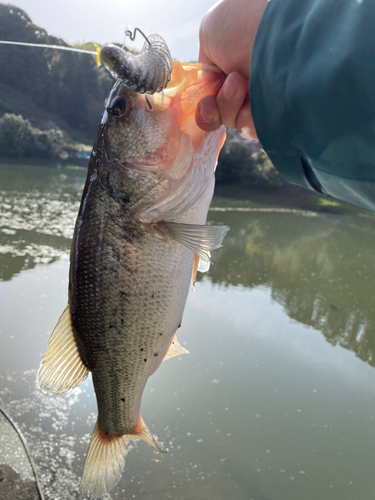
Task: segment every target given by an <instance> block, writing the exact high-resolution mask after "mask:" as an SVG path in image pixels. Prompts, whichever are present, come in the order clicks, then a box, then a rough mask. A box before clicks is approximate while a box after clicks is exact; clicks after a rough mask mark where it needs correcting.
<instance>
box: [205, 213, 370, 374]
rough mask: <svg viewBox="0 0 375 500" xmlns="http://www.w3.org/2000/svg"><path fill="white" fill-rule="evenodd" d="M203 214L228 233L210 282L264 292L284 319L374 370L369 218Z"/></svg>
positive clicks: (288, 214) (356, 216) (279, 214)
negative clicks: (315, 332) (224, 226)
mask: <svg viewBox="0 0 375 500" xmlns="http://www.w3.org/2000/svg"><path fill="white" fill-rule="evenodd" d="M297 214H298V215H295V214H293V213H292V214H291V213H285V212H284V213H279V212H273V213H272V212H271V213H264V212H258V213H257V212H251V214H249V215H247V214H246V215H245V214H243V213H241V212H237V211H235V212H233V211H230V212H226V211H225V212H222V211H220V212H217V211H215V210H214V211H212V212H210V218H211V219H212V220H213V221H220V222H222V223H224V224H227V225H229V226H230V227H231V231H230V233H229V234H228V236H227V238H226V241H225V245H224V248H223V249H221V250H220V253H219V252H218V253H216V254H215V255H214V256H213V260H214V263H215V265H214V266H212V269H211V272H210V277H211V279H212V282H213V283H221V284H223V285H224V286H226V285H228V284H231V285H234V286H237V285H243V286H246V287H249V288H253V287H256V286H260V285H263V286H267V287H269V288H270V289H271V296H272V298H273V299H274V300H275V301H276V302H278V303H279V304H282V305H283V307H284V309H285V311H286V313H287V314H288V316H289V317H290V318H292V319H293V320H296V321H298V322H300V323H303V324H305V325H308V326H312V327H314V328H316V329H317V330H320V331H321V332H322V333H323V335H324V336H325V337H326V339H327V340H328V341H329V342H330V343H331V344H333V345H336V344H340V345H341V346H343V347H345V348H347V349H351V350H352V351H354V352H355V353H356V354H357V356H359V357H360V358H361V359H363V360H364V361H367V362H369V363H370V364H371V365H374V363H375V356H374V354H375V334H374V332H375V287H374V282H375V259H374V252H373V249H374V248H375V246H374V245H375V215H374V216H372V215H371V214H367V213H366V214H361V216H358V215H354V216H353V215H341V216H337V215H324V216H322V215H321V216H317V214H314V215H315V216H311V214H309V213H306V212H300V213H298V212H297Z"/></svg>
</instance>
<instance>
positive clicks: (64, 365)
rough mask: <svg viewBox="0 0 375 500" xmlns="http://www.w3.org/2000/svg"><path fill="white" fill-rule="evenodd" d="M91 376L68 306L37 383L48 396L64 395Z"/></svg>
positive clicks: (45, 356)
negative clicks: (77, 341)
mask: <svg viewBox="0 0 375 500" xmlns="http://www.w3.org/2000/svg"><path fill="white" fill-rule="evenodd" d="M88 374H89V370H88V369H87V368H86V366H85V365H84V364H83V362H82V360H81V358H80V355H79V352H78V348H77V344H76V341H75V338H74V334H73V329H72V324H71V318H70V310H69V306H68V307H67V308H66V309H65V311H64V312H63V313H62V315H61V316H60V319H59V321H58V322H57V325H56V326H55V329H54V330H53V332H52V335H51V338H50V340H49V342H48V346H47V349H46V352H45V353H44V356H43V359H42V361H41V363H40V367H39V371H38V375H37V378H36V383H37V387H38V389H40V390H41V391H42V392H44V393H47V394H63V393H64V392H66V391H68V390H69V389H72V388H73V387H77V385H79V384H80V383H81V382H83V381H84V380H85V379H86V378H87V376H88Z"/></svg>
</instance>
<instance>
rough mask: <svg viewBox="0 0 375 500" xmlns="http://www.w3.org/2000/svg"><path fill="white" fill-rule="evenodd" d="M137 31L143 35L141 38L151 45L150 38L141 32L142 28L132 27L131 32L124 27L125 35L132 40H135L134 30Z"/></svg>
mask: <svg viewBox="0 0 375 500" xmlns="http://www.w3.org/2000/svg"><path fill="white" fill-rule="evenodd" d="M137 31H139V33H140V34H141V35H142V36H143V38H144V39H145V40H146V42H147V43H148V44H149V46H150V47H151V42H150V40H149V39H148V38H147V36H146V35H145V34H144V33H143V31H142V30H140V29H139V28H134V31H133V33H132V32H131V30H130V29H126V30H125V36H128V37H129V38H130V40H131V41H132V42H134V40H135V35H136V32H137Z"/></svg>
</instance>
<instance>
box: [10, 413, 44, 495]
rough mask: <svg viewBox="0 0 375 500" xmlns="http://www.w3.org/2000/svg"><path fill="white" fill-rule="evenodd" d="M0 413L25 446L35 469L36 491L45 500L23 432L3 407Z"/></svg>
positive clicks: (34, 468) (34, 469) (33, 467)
mask: <svg viewBox="0 0 375 500" xmlns="http://www.w3.org/2000/svg"><path fill="white" fill-rule="evenodd" d="M0 413H2V414H3V415H4V417H5V418H6V419H7V420H8V422H9V423H10V425H11V426H12V427H13V429H14V430H15V431H16V432H17V434H18V437H19V438H20V440H21V443H22V444H23V447H24V449H25V451H26V455H27V458H28V459H29V461H30V465H31V468H32V469H33V473H34V477H35V483H36V489H37V490H38V493H39V497H40V500H45V498H44V495H43V491H42V488H41V486H40V483H39V476H38V471H37V470H36V467H35V463H34V460H33V459H32V456H31V454H30V449H29V447H28V446H27V443H26V440H25V438H24V437H23V434H22V432H21V431H20V429H19V428H18V425H17V424H16V422H15V421H14V420H13V419H12V418H11V416H10V415H9V414H8V413H7V412H6V411H5V410H4V409H3V408H2V407H1V406H0Z"/></svg>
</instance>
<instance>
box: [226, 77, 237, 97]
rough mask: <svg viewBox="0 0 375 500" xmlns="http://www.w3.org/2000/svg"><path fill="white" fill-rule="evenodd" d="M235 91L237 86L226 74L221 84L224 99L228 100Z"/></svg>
mask: <svg viewBox="0 0 375 500" xmlns="http://www.w3.org/2000/svg"><path fill="white" fill-rule="evenodd" d="M236 92H237V87H236V86H235V85H233V83H232V81H231V78H230V76H228V78H227V79H226V80H225V82H224V86H223V94H224V97H225V99H227V101H230V100H231V99H232V98H233V96H234V94H235V93H236Z"/></svg>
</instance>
